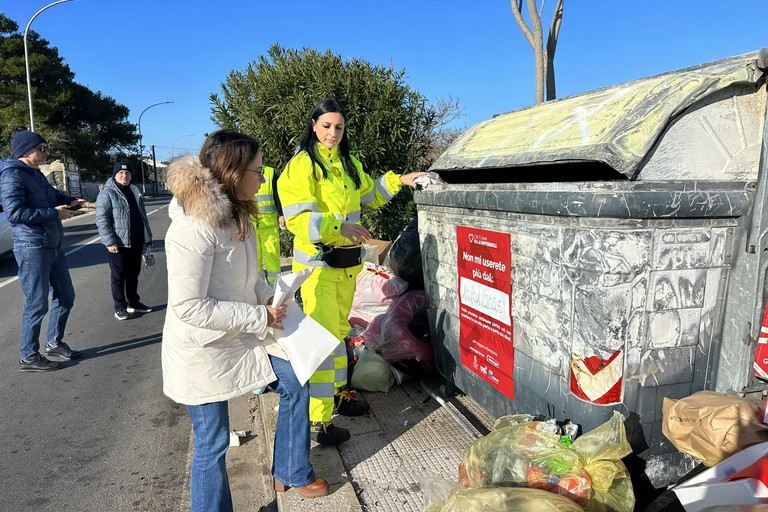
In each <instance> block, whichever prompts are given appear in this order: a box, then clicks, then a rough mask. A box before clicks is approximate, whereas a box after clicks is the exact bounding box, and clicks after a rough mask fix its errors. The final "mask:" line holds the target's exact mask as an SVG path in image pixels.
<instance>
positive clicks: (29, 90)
mask: <svg viewBox="0 0 768 512" xmlns="http://www.w3.org/2000/svg"><path fill="white" fill-rule="evenodd" d="M71 1H72V0H59V1H58V2H53V3H51V4H48V5H46V6H45V7H43V8H42V9H40V10H39V11H37V12H36V13H35V15H34V16H32V17H31V18H30V19H29V23H27V28H25V29H24V65H25V66H26V68H27V97H28V98H29V129H30V130H31V131H35V111H34V109H33V107H32V79H31V78H30V76H29V51H28V50H27V33H28V32H29V26H30V25H32V22H33V21H35V18H37V17H38V16H39V15H40V13H41V12H43V11H44V10H46V9H48V8H49V7H53V6H54V5H56V4H63V3H64V2H71Z"/></svg>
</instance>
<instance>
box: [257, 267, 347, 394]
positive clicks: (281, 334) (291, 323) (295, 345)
mask: <svg viewBox="0 0 768 512" xmlns="http://www.w3.org/2000/svg"><path fill="white" fill-rule="evenodd" d="M312 270H313V269H311V268H308V269H305V270H302V271H301V272H294V273H293V274H287V275H284V276H280V278H279V279H278V280H277V282H276V283H275V296H274V298H273V299H272V306H273V307H277V306H280V305H283V304H285V305H286V306H288V309H287V311H286V315H285V318H284V319H283V320H282V321H281V322H280V324H281V325H282V326H283V329H282V330H278V329H273V335H274V337H275V339H276V340H277V343H278V344H279V345H280V347H282V349H283V350H284V351H285V353H286V354H287V355H288V358H289V359H290V361H291V366H293V371H294V373H296V377H297V378H298V379H299V382H300V383H301V384H302V385H304V383H306V382H307V381H308V380H309V377H310V376H311V375H312V374H313V373H315V370H317V367H318V366H320V363H322V362H323V360H325V358H326V357H328V355H329V354H330V353H331V352H333V349H334V348H336V346H337V345H338V344H339V343H340V342H339V340H338V339H337V338H336V336H334V335H333V334H331V333H330V332H328V331H327V330H326V329H325V328H324V327H323V326H322V325H320V324H319V323H317V322H316V321H315V320H313V319H312V318H310V317H308V316H307V315H305V314H304V312H303V311H302V310H301V308H299V305H298V304H296V300H295V299H294V296H295V295H296V291H297V290H298V289H299V288H300V287H301V285H302V283H304V281H306V280H307V278H308V277H309V275H310V274H311V273H312Z"/></svg>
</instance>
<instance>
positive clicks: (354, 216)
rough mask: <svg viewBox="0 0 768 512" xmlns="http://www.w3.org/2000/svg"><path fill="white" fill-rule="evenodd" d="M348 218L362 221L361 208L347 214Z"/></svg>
mask: <svg viewBox="0 0 768 512" xmlns="http://www.w3.org/2000/svg"><path fill="white" fill-rule="evenodd" d="M347 220H348V221H349V222H360V210H355V211H354V212H349V213H348V214H347Z"/></svg>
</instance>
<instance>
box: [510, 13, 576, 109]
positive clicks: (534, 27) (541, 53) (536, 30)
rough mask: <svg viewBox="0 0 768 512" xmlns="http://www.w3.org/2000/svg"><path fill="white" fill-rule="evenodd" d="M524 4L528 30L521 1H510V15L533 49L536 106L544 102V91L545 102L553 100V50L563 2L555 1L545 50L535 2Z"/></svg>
mask: <svg viewBox="0 0 768 512" xmlns="http://www.w3.org/2000/svg"><path fill="white" fill-rule="evenodd" d="M525 2H526V6H527V8H528V16H529V17H530V19H531V27H530V28H529V27H528V25H527V24H526V22H525V20H524V19H523V14H522V8H523V0H510V5H511V6H512V14H513V15H514V17H515V22H516V23H517V26H518V27H519V28H520V31H521V32H522V33H523V36H525V39H526V40H527V41H528V44H529V45H530V46H531V48H532V49H533V56H534V70H535V72H536V95H535V103H537V104H538V103H541V102H543V101H544V92H545V89H546V98H547V100H551V99H554V98H555V48H556V46H557V38H558V35H559V34H560V24H561V22H562V19H563V2H564V0H557V6H556V7H555V13H554V15H553V16H552V24H551V25H550V27H549V34H548V35H547V46H546V48H545V47H544V34H543V30H542V27H541V15H540V14H539V12H538V11H537V9H536V0H525Z"/></svg>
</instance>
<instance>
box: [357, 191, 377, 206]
mask: <svg viewBox="0 0 768 512" xmlns="http://www.w3.org/2000/svg"><path fill="white" fill-rule="evenodd" d="M375 198H376V189H371V191H370V192H368V193H367V194H365V195H364V196H363V197H361V198H360V204H371V203H372V202H373V200H374V199H375Z"/></svg>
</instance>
